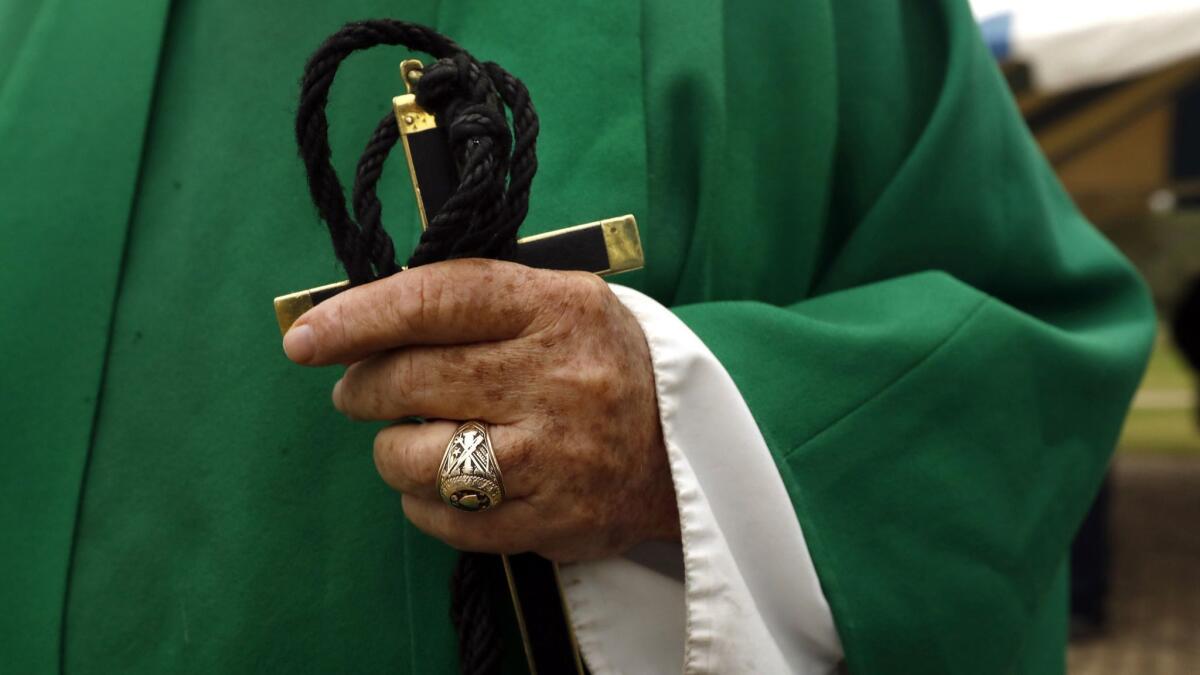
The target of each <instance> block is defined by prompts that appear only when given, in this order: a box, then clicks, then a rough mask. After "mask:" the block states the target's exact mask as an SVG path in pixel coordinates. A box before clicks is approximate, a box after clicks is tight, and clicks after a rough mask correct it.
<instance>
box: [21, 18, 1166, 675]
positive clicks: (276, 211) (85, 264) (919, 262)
mask: <svg viewBox="0 0 1200 675" xmlns="http://www.w3.org/2000/svg"><path fill="white" fill-rule="evenodd" d="M121 5H123V6H118V5H117V4H114V3H97V2H90V3H68V2H64V1H61V0H44V1H32V2H31V1H30V0H0V225H2V230H0V231H2V233H3V239H2V240H0V241H2V242H3V245H2V246H0V284H2V285H0V287H2V288H3V289H4V292H3V299H2V300H0V359H2V362H0V363H2V366H3V367H2V368H0V373H3V381H2V382H0V425H2V430H3V432H2V433H3V435H2V437H0V438H2V440H0V444H2V447H0V542H2V544H0V671H3V672H6V673H7V672H12V673H48V672H53V671H55V670H57V669H59V667H60V664H61V666H62V667H63V668H65V670H66V671H68V672H71V673H162V672H176V673H185V672H186V673H192V672H194V673H226V672H259V671H272V672H293V673H300V672H312V673H327V672H356V673H358V672H372V673H374V672H377V673H402V672H413V673H417V672H420V673H426V672H450V671H451V670H453V668H454V665H453V664H454V659H455V656H454V654H455V652H454V646H453V643H454V638H453V634H452V629H451V626H450V621H449V619H448V609H447V607H448V582H447V579H448V574H449V570H450V567H451V563H452V560H453V558H454V556H455V553H454V552H453V551H451V550H449V549H447V548H445V547H444V546H442V545H441V544H439V543H437V542H436V541H433V540H431V539H430V538H428V537H426V536H424V535H422V534H421V533H419V532H417V531H415V530H414V529H413V528H411V527H410V526H408V525H407V524H406V522H405V520H404V518H403V516H402V514H401V510H400V503H399V499H398V498H397V496H396V495H395V494H393V493H392V492H390V491H389V490H388V489H387V488H386V487H385V486H384V484H383V483H382V481H380V480H379V479H378V477H377V476H376V474H375V470H374V466H373V463H372V459H371V439H372V436H373V434H374V433H375V431H376V427H374V426H371V425H364V424H356V423H351V422H349V421H346V420H345V419H343V418H342V417H341V416H340V415H338V414H336V413H335V411H334V410H333V409H332V407H331V406H330V404H329V390H330V387H331V385H332V384H333V382H334V380H335V379H336V378H337V376H338V374H337V373H336V372H334V371H333V370H319V371H313V370H305V369H302V368H297V367H295V366H293V365H291V364H290V363H289V362H288V361H287V360H286V359H285V358H284V356H283V353H282V351H281V349H280V347H279V335H278V332H277V328H276V326H275V323H274V318H273V316H272V311H271V303H270V301H271V298H272V297H273V296H275V295H278V294H281V293H284V292H287V291H292V290H296V289H299V288H304V287H309V286H315V285H318V284H321V283H326V282H330V281H335V280H337V279H338V278H340V277H341V272H340V270H339V269H338V267H337V266H336V264H335V262H334V260H333V257H332V253H331V247H330V245H329V242H328V236H327V234H326V232H325V230H324V228H323V226H322V225H321V224H320V223H319V222H318V220H317V218H316V216H315V213H314V209H313V207H312V205H311V203H310V202H309V199H308V195H307V193H306V188H305V183H304V177H303V173H302V168H301V164H300V161H299V160H298V158H297V157H296V150H295V147H294V141H293V138H292V117H293V114H294V110H295V106H296V94H297V87H298V85H297V82H298V78H299V76H300V72H301V68H302V65H303V63H304V61H305V58H306V57H307V56H308V54H309V53H310V51H311V50H313V49H314V48H315V47H316V45H317V44H318V43H319V42H320V41H321V40H322V39H323V38H324V37H325V36H326V35H327V34H329V33H331V32H332V31H333V30H335V29H336V28H337V27H338V26H339V25H341V24H342V23H344V22H346V21H349V20H353V19H360V18H369V17H378V16H391V17H394V18H402V19H407V20H411V21H417V22H422V23H426V24H429V25H432V26H434V27H436V28H438V29H440V30H442V31H444V32H445V33H447V34H449V35H450V36H452V37H453V38H454V39H456V40H457V41H459V42H460V43H461V44H463V45H464V46H466V47H467V48H468V49H470V50H471V51H472V52H473V53H475V54H476V55H477V56H478V57H480V58H482V59H487V60H495V61H497V62H499V63H501V64H503V65H504V66H505V67H506V68H508V69H509V70H510V71H512V72H513V73H516V74H518V75H519V76H520V77H522V78H523V79H524V80H525V82H526V83H527V84H528V86H529V89H530V91H531V92H532V95H533V97H534V101H535V103H536V105H537V107H538V109H539V112H540V114H541V120H542V128H543V131H542V136H541V143H540V145H539V149H540V160H541V172H540V174H539V177H538V180H537V182H536V183H535V185H534V194H533V200H532V209H531V213H530V216H529V218H528V220H527V225H526V228H525V230H524V231H523V232H524V233H525V234H531V233H535V232H538V231H544V230H548V229H554V228H557V227H562V226H566V225H571V224H576V223H581V222H586V221H591V220H596V219H599V218H602V217H607V216H613V215H618V214H622V213H627V212H632V213H634V214H636V215H637V217H638V219H639V222H640V223H641V229H642V235H643V238H644V241H645V251H646V257H647V268H646V269H645V270H644V271H641V272H637V273H633V274H629V275H626V276H623V277H620V278H619V279H618V281H619V282H620V283H623V284H627V285H631V286H634V287H636V288H639V289H640V290H643V291H644V292H646V293H648V294H650V295H652V296H653V297H655V298H656V299H658V300H659V301H660V302H662V303H664V304H666V305H668V306H671V307H672V308H674V309H675V310H676V311H677V313H678V315H679V316H680V317H682V318H683V320H684V321H685V322H686V323H687V324H688V325H689V326H690V327H691V328H692V330H694V331H695V332H696V333H697V334H698V335H699V336H700V337H701V338H702V339H703V340H704V342H705V343H706V344H707V345H708V347H709V348H710V349H711V350H712V351H713V352H714V353H715V354H716V355H717V356H718V357H719V359H720V360H721V361H722V363H723V364H724V365H725V367H726V368H727V369H728V371H729V372H730V374H731V375H732V377H733V379H734V380H735V381H736V383H737V385H738V387H739V389H740V390H741V392H742V394H743V396H744V397H745V399H746V401H747V403H748V404H749V406H750V409H751V410H752V411H753V414H754V416H755V419H756V420H757V422H758V424H759V426H760V428H761V430H762V433H763V435H764V437H765V439H766V441H767V443H768V445H769V447H770V449H771V452H772V453H773V454H774V457H775V459H776V460H777V463H778V466H779V470H780V472H781V474H782V476H783V480H784V482H785V484H786V486H787V487H788V490H789V492H790V495H791V497H792V499H793V503H794V505H795V511H796V516H797V517H798V518H799V520H800V522H801V524H802V526H803V529H804V532H805V535H806V537H807V540H808V545H809V548H810V551H811V554H812V556H813V558H814V560H815V562H816V566H817V571H818V573H819V576H820V580H821V585H822V588H823V590H824V592H825V595H826V597H827V598H828V600H829V603H830V605H831V607H832V610H833V614H834V618H835V621H836V625H837V628H838V631H839V634H840V636H841V639H842V642H843V644H844V647H845V650H846V655H847V663H848V666H849V669H850V671H851V672H854V673H935V672H937V673H941V672H944V673H1004V672H1061V670H1062V669H1063V642H1064V633H1065V629H1064V623H1065V621H1064V611H1065V610H1064V586H1063V583H1062V582H1063V575H1062V573H1061V571H1062V569H1063V565H1062V563H1063V559H1064V554H1065V550H1066V544H1067V542H1068V541H1069V539H1070V536H1071V534H1072V531H1073V529H1074V527H1075V526H1076V524H1077V523H1078V522H1079V520H1080V518H1081V516H1082V514H1083V512H1084V510H1085V509H1086V507H1087V504H1088V502H1089V499H1090V497H1091V495H1092V493H1093V491H1094V489H1095V488H1096V486H1097V484H1098V481H1099V478H1100V476H1101V474H1102V472H1103V470H1104V466H1105V462H1106V460H1107V457H1108V454H1109V452H1110V451H1111V448H1112V445H1113V441H1114V438H1115V437H1116V434H1117V431H1118V427H1119V425H1120V421H1121V419H1122V415H1123V412H1124V410H1125V407H1126V405H1127V404H1128V401H1129V397H1130V393H1131V391H1132V389H1133V387H1134V385H1135V383H1136V381H1137V379H1138V376H1139V374H1140V371H1141V368H1142V366H1143V360H1144V358H1145V354H1146V351H1147V349H1148V345H1149V342H1150V339H1151V334H1152V331H1153V319H1152V314H1151V309H1150V305H1149V303H1148V301H1147V298H1146V294H1145V292H1144V290H1143V288H1142V286H1141V285H1140V283H1139V282H1138V280H1137V279H1136V277H1135V276H1134V274H1133V272H1132V271H1131V269H1130V267H1129V266H1128V265H1127V264H1126V263H1125V262H1124V261H1123V260H1122V259H1121V257H1120V256H1119V255H1118V254H1117V253H1116V252H1115V251H1114V250H1113V248H1112V247H1111V246H1110V245H1109V244H1108V243H1107V242H1106V241H1105V240H1104V239H1103V238H1102V237H1101V236H1100V235H1099V234H1097V233H1096V232H1095V231H1094V230H1093V229H1092V228H1091V227H1090V226H1089V225H1088V223H1087V222H1085V221H1084V219H1083V218H1082V217H1080V215H1079V214H1078V213H1077V212H1076V210H1075V209H1074V208H1073V207H1072V205H1071V204H1070V202H1069V200H1068V198H1067V197H1066V196H1065V195H1064V193H1063V191H1062V189H1061V188H1060V187H1059V185H1058V183H1057V182H1056V180H1055V178H1054V176H1053V174H1052V173H1051V171H1050V169H1049V168H1048V167H1047V165H1046V163H1045V162H1044V161H1043V160H1042V158H1041V156H1040V155H1039V153H1038V151H1037V149H1036V147H1035V145H1034V143H1033V142H1032V141H1031V139H1030V137H1029V135H1028V133H1027V132H1026V130H1025V128H1024V126H1023V124H1022V122H1021V120H1020V118H1019V117H1018V114H1017V112H1016V110H1015V109H1014V106H1013V104H1012V102H1011V101H1010V98H1009V95H1008V93H1007V91H1006V90H1005V87H1004V83H1003V82H1002V80H1001V78H1000V76H999V75H998V72H997V69H996V67H995V65H994V63H993V62H992V60H991V58H990V56H989V55H988V53H987V51H986V50H985V49H984V47H983V46H982V44H981V41H980V39H979V37H978V35H977V31H976V28H975V24H974V22H973V20H972V18H971V16H970V12H969V10H968V8H967V6H966V4H965V3H963V2H954V1H952V0H943V1H938V2H934V1H933V0H931V1H930V2H923V3H916V2H900V3H890V2H878V1H877V0H836V1H835V0H799V1H796V2H787V3H785V2H776V1H775V0H760V1H738V2H733V1H729V2H724V3H722V2H714V1H711V0H701V1H700V2H683V1H673V2H649V1H648V2H644V3H638V2H633V1H631V0H588V1H586V2H577V3H564V4H560V3H549V2H546V3H536V2H466V1H464V0H447V1H445V2H435V1H434V0H420V1H414V2H403V3H396V2H383V1H382V0H347V1H340V2H328V3H327V2H295V1H290V2H284V1H281V0H275V1H272V2H244V1H241V0H238V1H234V0H204V1H200V0H191V1H184V0H175V1H174V2H169V1H168V0H143V1H142V2H138V3H121ZM404 56H405V52H404V51H403V50H400V49H386V48H380V49H376V50H372V51H371V52H369V53H366V54H363V55H360V56H355V57H353V58H352V59H350V61H349V62H348V63H347V64H346V65H345V66H344V67H343V72H342V74H341V76H340V77H339V79H338V81H337V84H336V86H335V89H334V94H333V100H332V102H331V109H330V111H331V112H330V117H331V125H332V143H333V147H334V152H335V156H336V160H337V162H338V165H339V169H340V170H341V172H342V175H343V176H349V175H352V167H353V164H354V161H355V159H356V158H357V156H358V153H359V151H360V150H361V148H362V146H363V144H364V143H365V142H366V139H367V137H368V135H369V133H370V131H371V129H372V128H373V125H374V123H375V122H376V121H377V120H378V119H379V117H380V116H381V115H382V114H384V112H386V111H387V110H388V106H389V103H390V99H391V96H393V95H395V94H397V93H400V92H401V83H400V81H399V78H398V76H397V70H396V64H397V63H398V62H399V61H400V60H401V59H402V58H404ZM404 169H405V167H404V162H403V161H402V160H401V159H397V158H393V160H392V161H391V162H390V164H389V167H388V172H387V174H386V175H385V176H384V181H383V182H384V188H383V194H382V198H383V202H384V204H385V205H386V207H387V208H386V212H385V222H387V223H388V225H389V228H390V230H391V232H392V233H393V236H394V237H395V239H396V242H397V249H398V250H400V251H406V250H409V249H410V248H411V246H412V244H413V243H414V241H415V239H416V235H417V231H418V226H417V215H416V212H415V209H414V207H413V204H412V199H411V196H410V195H409V194H408V192H409V184H408V179H407V178H406V177H405V175H404ZM731 451H736V449H731ZM512 662H513V663H517V662H519V655H518V659H512Z"/></svg>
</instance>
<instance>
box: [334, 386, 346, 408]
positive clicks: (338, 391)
mask: <svg viewBox="0 0 1200 675" xmlns="http://www.w3.org/2000/svg"><path fill="white" fill-rule="evenodd" d="M344 379H345V378H342V380H344ZM342 380H338V381H337V383H335V384H334V385H333V396H332V398H333V407H334V408H336V409H337V410H338V411H339V412H340V411H341V409H342V407H341V406H340V405H338V402H339V401H341V400H342Z"/></svg>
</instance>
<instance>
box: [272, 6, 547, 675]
mask: <svg viewBox="0 0 1200 675" xmlns="http://www.w3.org/2000/svg"><path fill="white" fill-rule="evenodd" d="M377 45H401V46H404V47H407V48H409V49H410V50H413V51H421V52H426V53H428V54H430V55H431V56H433V57H435V58H436V59H437V61H436V62H435V63H434V64H432V65H431V66H429V67H428V68H426V69H425V71H424V74H423V75H422V77H421V79H420V80H419V81H418V83H417V85H416V87H415V89H416V92H415V93H416V97H417V103H418V104H419V105H420V106H421V107H423V108H425V109H426V110H428V111H430V112H432V113H433V114H434V116H435V118H436V119H437V123H438V126H439V127H440V128H442V129H444V130H446V133H447V136H448V139H449V144H450V148H451V151H452V152H453V154H454V158H455V161H456V163H457V165H458V169H459V176H460V179H459V185H458V187H457V189H456V190H455V192H454V193H453V194H452V195H451V197H450V198H449V199H448V200H447V201H446V204H445V205H444V206H443V207H442V210H441V211H439V212H438V213H437V215H435V216H434V218H433V220H432V221H430V223H429V228H428V229H427V230H425V232H423V233H422V235H421V239H420V241H419V243H418V244H417V247H416V249H414V250H413V253H412V255H411V256H410V257H409V259H408V263H407V264H408V266H409V267H415V266H417V265H424V264H428V263H431V262H437V261H439V260H447V259H450V258H464V257H479V258H502V259H503V258H511V257H512V254H513V252H514V250H515V248H516V234H517V229H518V228H519V227H520V226H521V222H522V221H524V219H525V214H526V212H527V211H528V208H529V189H530V185H531V184H532V182H533V176H534V174H535V173H536V172H537V155H536V143H537V134H538V118H537V113H536V112H535V111H534V109H533V103H532V102H531V101H530V99H529V92H528V91H527V90H526V89H525V85H524V84H522V83H521V81H520V80H518V79H517V78H515V77H513V76H512V75H511V74H509V73H508V72H506V71H505V70H504V69H503V68H501V67H500V66H498V65H496V64H495V63H490V62H489V63H480V62H479V61H477V60H476V59H475V58H474V57H473V56H471V55H470V54H469V53H467V52H466V51H465V50H464V49H463V48H462V47H459V46H458V45H457V44H455V43H454V42H453V41H452V40H450V39H449V38H447V37H445V36H444V35H441V34H439V33H437V32H436V31H434V30H432V29H429V28H426V27H424V26H419V25H417V24H412V23H406V22H403V21H394V20H391V19H375V20H369V21H359V22H355V23H350V24H346V25H345V26H343V27H342V28H341V30H339V31H338V32H336V33H334V34H333V35H331V36H330V37H329V38H328V39H327V40H325V42H324V43H322V44H321V46H320V47H319V48H317V51H316V52H315V53H314V54H313V55H312V56H311V57H310V58H309V60H308V63H307V64H306V65H305V67H304V77H303V79H302V80H301V86H300V106H299V109H298V110H297V112H296V141H297V143H298V144H299V146H300V157H301V158H302V159H303V160H304V167H305V169H306V171H307V174H308V187H309V192H310V193H311V194H312V199H313V203H314V204H315V205H316V207H317V212H318V213H319V214H320V216H321V219H322V220H324V221H325V224H326V225H327V226H328V227H329V235H330V238H331V239H332V241H333V250H334V252H335V254H336V255H337V258H338V260H339V261H340V262H341V263H342V265H343V266H344V267H345V268H346V273H347V274H348V275H349V278H350V283H351V284H353V285H358V284H363V283H367V282H369V281H373V280H375V279H378V278H380V277H384V276H388V275H390V274H394V273H396V272H398V271H399V270H400V267H399V266H398V265H397V264H396V259H395V258H396V254H395V247H394V246H393V244H392V239H391V237H389V236H388V234H387V232H386V231H385V230H384V229H383V224H382V212H383V209H382V205H381V204H380V202H379V197H378V195H377V194H376V187H377V185H378V183H379V177H380V175H381V174H382V172H383V164H384V161H385V160H386V159H387V157H388V154H389V153H390V152H391V149H392V148H393V147H394V146H395V144H396V141H397V140H398V139H399V130H398V128H397V126H396V121H395V118H394V117H393V116H392V114H391V113H390V112H389V113H388V114H387V115H385V116H384V117H383V119H382V120H380V122H379V124H378V125H377V126H376V128H375V132H374V133H373V134H372V135H371V139H370V141H368V143H367V146H366V149H365V150H364V151H363V154H362V156H361V157H360V159H359V162H358V168H357V171H356V172H355V178H354V190H353V208H354V218H351V217H350V213H349V211H348V210H347V208H346V197H345V193H344V189H343V187H342V183H341V181H340V180H339V179H338V176H337V172H336V171H335V170H334V168H333V164H332V162H331V160H330V148H329V120H328V118H327V117H326V115H325V106H326V104H327V103H328V100H329V90H330V87H331V86H332V85H333V79H334V76H335V75H336V74H337V69H338V66H340V65H341V63H342V61H344V60H345V59H346V58H347V57H348V56H350V55H351V54H352V53H354V52H356V51H359V50H362V49H368V48H371V47H374V46H377ZM501 101H502V102H503V106H507V108H508V110H509V114H511V116H512V121H513V130H512V132H511V133H510V131H509V127H508V121H507V119H506V115H505V112H504V107H503V106H501V105H500V102H501ZM498 569H499V562H498V560H497V559H496V556H491V555H483V554H478V553H464V554H462V555H461V556H460V557H459V560H458V563H457V565H456V567H455V570H454V575H453V577H452V581H451V587H452V588H451V619H452V621H453V622H454V626H455V629H456V630H457V632H458V639H459V663H460V667H461V670H462V672H464V673H497V672H499V670H500V657H501V644H500V636H499V627H498V621H497V615H496V609H495V608H494V607H493V606H492V598H493V596H494V592H495V591H497V590H499V588H500V585H501V584H502V582H503V579H502V578H501V577H499V576H498V574H497V571H498Z"/></svg>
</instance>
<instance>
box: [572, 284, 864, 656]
mask: <svg viewBox="0 0 1200 675" xmlns="http://www.w3.org/2000/svg"><path fill="white" fill-rule="evenodd" d="M612 289H613V292H614V293H616V294H617V297H618V298H619V299H620V300H621V302H622V303H623V304H624V305H625V306H626V307H627V308H629V310H630V311H631V312H633V314H634V316H635V317H636V318H637V320H638V323H640V324H641V326H642V331H643V332H644V333H645V335H646V341H647V343H648V344H649V345H650V357H651V360H652V361H653V365H654V379H655V386H656V388H657V390H658V408H659V415H660V417H661V421H662V429H663V438H664V440H665V441H666V447H667V455H668V458H669V461H670V466H671V475H672V478H673V480H674V482H675V496H676V499H677V500H678V504H679V516H680V530H681V532H682V535H683V536H682V539H683V543H682V547H680V546H678V545H667V544H653V543H652V544H644V545H642V546H639V547H637V548H635V549H634V550H632V551H630V552H629V553H627V554H626V555H624V556H622V557H619V558H610V559H606V560H598V561H592V562H587V563H576V564H572V565H564V566H562V569H561V576H562V583H563V591H564V594H565V596H566V602H567V605H568V606H569V608H570V611H571V620H572V623H573V624H574V627H575V632H576V635H577V637H578V639H579V645H580V648H581V650H582V651H583V653H584V656H585V657H586V659H587V661H588V665H589V667H590V668H591V670H592V672H593V673H595V674H596V675H605V674H607V673H669V672H685V673H710V672H715V673H751V672H752V673H783V672H793V673H829V672H832V671H833V670H834V669H835V668H836V667H837V664H838V663H839V662H840V661H841V658H842V647H841V642H840V641H839V639H838V635H837V631H836V629H835V628H834V624H833V615H832V614H831V613H830V610H829V604H828V603H827V602H826V600H825V596H824V595H823V594H822V592H821V586H820V583H819V581H818V580H817V574H816V570H815V569H814V567H813V562H812V558H811V557H810V556H809V554H808V547H807V546H806V544H805V542H804V533H803V532H802V531H801V529H800V523H799V521H798V520H797V519H796V515H795V512H794V510H793V508H792V503H791V500H790V499H789V498H788V495H787V490H786V489H785V488H784V485H783V480H782V479H781V478H780V476H779V471H778V469H777V468H776V466H775V462H774V460H773V459H772V457H771V454H770V451H769V450H768V449H767V445H766V441H764V440H763V437H762V433H761V432H759V430H758V426H757V425H756V424H755V422H754V418H753V416H752V415H751V413H750V409H749V408H748V407H747V406H746V403H745V401H744V400H742V396H741V394H740V393H739V392H738V390H737V386H736V385H734V383H733V380H732V379H731V378H730V377H729V374H728V373H726V372H725V369H724V368H723V367H722V366H721V364H720V362H719V361H717V359H716V357H715V356H713V354H712V352H710V351H709V350H708V348H707V347H705V346H704V343H703V342H701V341H700V339H699V338H698V337H696V335H695V334H694V333H692V331H691V330H690V329H689V328H688V327H687V326H686V325H685V324H684V323H683V322H682V321H680V320H679V319H678V318H677V317H676V316H675V315H674V314H672V313H671V311H670V310H668V309H667V308H665V307H663V306H662V305H660V304H658V303H657V302H655V301H654V300H652V299H651V298H649V297H647V296H645V295H642V294H641V293H639V292H637V291H634V290H632V289H629V288H625V287H623V286H617V285H613V286H612ZM681 558H682V562H681Z"/></svg>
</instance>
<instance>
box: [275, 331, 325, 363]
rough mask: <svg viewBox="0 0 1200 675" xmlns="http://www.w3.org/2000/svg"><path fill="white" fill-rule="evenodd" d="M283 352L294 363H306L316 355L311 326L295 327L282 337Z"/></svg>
mask: <svg viewBox="0 0 1200 675" xmlns="http://www.w3.org/2000/svg"><path fill="white" fill-rule="evenodd" d="M283 352H284V353H285V354H287V357H288V358H289V359H291V360H293V361H295V362H296V363H308V362H309V361H311V360H312V357H313V356H315V355H316V353H317V345H316V340H315V339H314V338H313V329H312V327H311V326H296V327H295V328H292V329H291V330H289V331H288V332H287V334H286V335H284V336H283Z"/></svg>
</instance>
